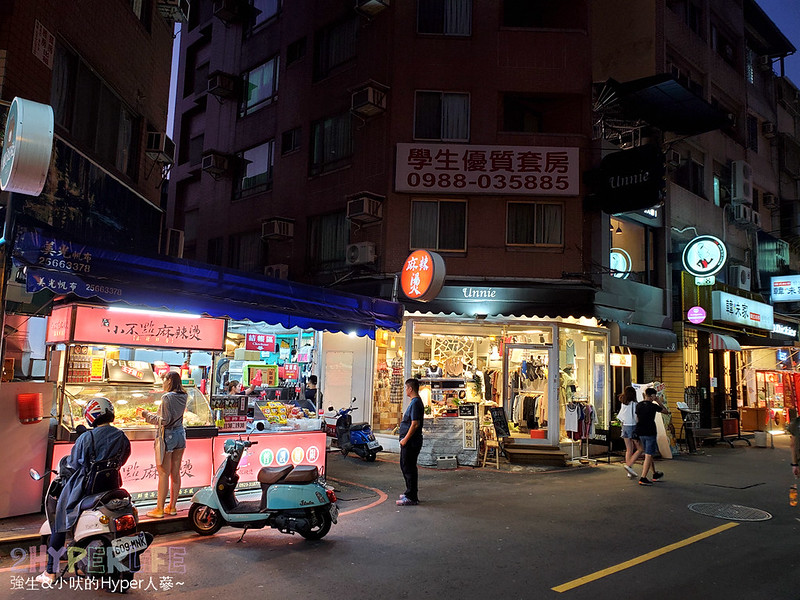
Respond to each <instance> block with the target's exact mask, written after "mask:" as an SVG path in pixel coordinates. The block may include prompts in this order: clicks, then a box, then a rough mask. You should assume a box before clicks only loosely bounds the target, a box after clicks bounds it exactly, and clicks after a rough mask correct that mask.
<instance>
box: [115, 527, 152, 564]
mask: <svg viewBox="0 0 800 600" xmlns="http://www.w3.org/2000/svg"><path fill="white" fill-rule="evenodd" d="M146 549H147V538H146V537H145V535H144V532H142V531H140V532H139V533H137V534H136V535H126V536H125V537H121V538H117V539H115V540H111V551H112V552H113V553H114V558H125V557H126V556H128V555H129V554H130V553H131V552H139V551H140V550H146Z"/></svg>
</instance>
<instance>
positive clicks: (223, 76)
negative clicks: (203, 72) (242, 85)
mask: <svg viewBox="0 0 800 600" xmlns="http://www.w3.org/2000/svg"><path fill="white" fill-rule="evenodd" d="M237 83H238V80H237V78H236V76H235V75H231V74H230V73H225V72H223V71H214V72H213V73H211V75H209V76H208V88H207V89H206V91H207V92H208V93H209V94H211V95H212V96H216V97H217V98H219V99H220V100H222V99H223V98H230V97H231V96H233V95H235V94H236V87H237Z"/></svg>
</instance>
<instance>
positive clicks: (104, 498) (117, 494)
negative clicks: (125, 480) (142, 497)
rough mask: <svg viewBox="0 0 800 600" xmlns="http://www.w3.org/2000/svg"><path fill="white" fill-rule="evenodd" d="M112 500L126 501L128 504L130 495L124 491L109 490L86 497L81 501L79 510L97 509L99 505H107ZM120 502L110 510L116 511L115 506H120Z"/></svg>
mask: <svg viewBox="0 0 800 600" xmlns="http://www.w3.org/2000/svg"><path fill="white" fill-rule="evenodd" d="M112 500H119V501H124V500H127V501H128V503H130V494H128V492H127V491H125V490H124V489H122V488H120V489H116V490H110V491H108V492H100V493H99V494H92V495H91V496H86V497H85V498H84V499H83V500H81V503H80V508H79V510H82V511H83V510H90V509H93V508H97V507H98V506H100V505H101V504H108V503H109V502H111V501H112ZM122 504H123V503H122V502H118V503H117V504H116V505H115V506H114V507H112V510H117V505H120V506H121V505H122Z"/></svg>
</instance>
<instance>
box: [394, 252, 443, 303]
mask: <svg viewBox="0 0 800 600" xmlns="http://www.w3.org/2000/svg"><path fill="white" fill-rule="evenodd" d="M444 275H445V268H444V259H443V258H442V257H441V256H440V255H438V254H437V253H436V252H428V251H427V250H415V251H414V252H412V253H411V254H409V255H408V258H406V262H405V263H404V264H403V272H402V273H401V274H400V288H401V289H402V290H403V293H404V294H405V295H406V297H407V298H409V299H410V300H417V301H419V302H428V301H429V300H433V299H434V298H436V296H438V295H439V292H440V291H442V285H443V284H444Z"/></svg>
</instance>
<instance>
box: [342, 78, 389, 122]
mask: <svg viewBox="0 0 800 600" xmlns="http://www.w3.org/2000/svg"><path fill="white" fill-rule="evenodd" d="M350 110H351V111H352V112H354V113H355V114H357V115H359V116H361V117H364V118H367V117H374V116H375V115H379V114H381V113H382V112H384V111H385V110H386V88H385V87H384V86H382V85H380V84H376V83H370V84H367V85H365V86H364V87H362V88H361V89H358V90H355V91H354V92H353V95H352V97H351V99H350Z"/></svg>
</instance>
